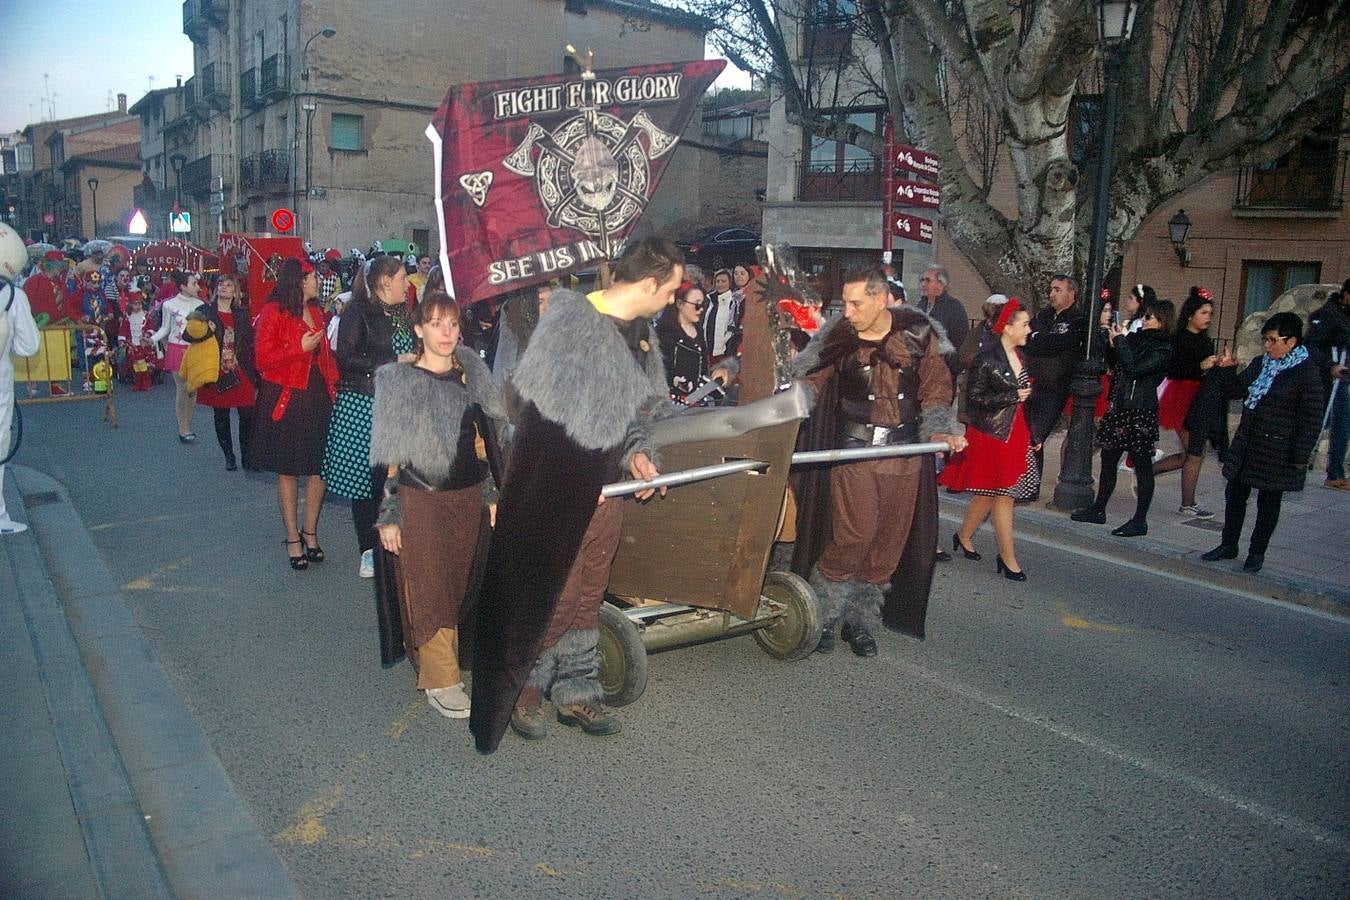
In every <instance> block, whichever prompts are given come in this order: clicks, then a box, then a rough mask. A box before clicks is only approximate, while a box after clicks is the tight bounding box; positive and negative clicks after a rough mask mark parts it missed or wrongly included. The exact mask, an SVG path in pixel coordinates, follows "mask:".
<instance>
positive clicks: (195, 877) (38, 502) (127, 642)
mask: <svg viewBox="0 0 1350 900" xmlns="http://www.w3.org/2000/svg"><path fill="white" fill-rule="evenodd" d="M13 472H14V476H15V478H16V481H17V483H18V485H19V489H20V493H21V494H22V496H23V498H24V504H25V506H26V507H28V509H27V514H28V521H29V525H30V528H31V530H32V532H33V534H34V535H35V536H36V539H37V544H38V546H39V547H40V548H41V550H42V556H43V558H44V560H45V563H46V568H47V571H48V572H49V573H50V576H51V581H52V584H53V585H54V587H55V590H56V594H57V596H58V597H59V601H60V604H61V606H63V607H64V609H65V617H66V619H67V620H68V622H69V629H70V633H71V634H72V635H73V636H74V640H75V643H76V644H77V645H78V648H79V656H80V658H81V659H82V661H83V666H84V670H85V672H87V674H88V680H89V683H90V684H91V685H92V687H93V692H94V696H95V700H96V702H97V703H98V705H99V707H100V709H101V711H102V714H103V719H104V720H105V721H106V723H107V728H108V731H109V733H110V734H111V737H112V740H113V742H114V744H115V746H116V748H117V751H118V752H119V753H120V754H121V759H122V764H123V767H124V769H125V772H126V775H127V776H128V779H129V781H130V785H131V789H132V791H133V793H134V795H135V799H136V801H137V802H138V803H139V805H140V808H141V811H142V812H143V813H144V814H145V817H146V824H147V826H148V828H149V832H150V837H151V838H152V839H153V841H154V845H155V849H156V850H157V852H158V856H159V862H160V865H161V866H162V867H163V870H164V873H165V874H166V876H167V878H168V882H169V886H170V888H171V890H172V891H173V893H174V894H175V895H177V896H181V897H226V896H227V897H297V896H299V894H298V892H297V891H296V889H295V887H294V885H293V884H292V883H291V881H290V876H289V875H288V874H287V872H286V870H285V867H284V866H283V865H282V863H281V859H280V858H279V857H278V856H277V854H276V851H275V850H274V849H273V848H272V846H271V844H269V843H268V842H267V840H266V839H265V838H264V837H263V836H262V834H261V832H259V830H258V827H257V825H256V823H254V821H253V819H252V817H250V816H249V814H248V812H247V811H246V810H245V809H244V807H243V804H242V803H241V801H240V800H239V797H238V795H237V794H236V793H235V791H234V786H233V784H232V783H231V781H230V777H229V775H228V774H227V773H226V771H225V769H224V767H223V766H222V765H221V763H220V760H219V758H218V757H217V756H216V754H215V751H214V750H213V749H212V747H211V744H210V742H209V741H208V740H207V738H206V735H205V734H204V733H203V732H202V730H201V728H200V727H199V726H198V725H197V722H196V720H195V719H193V717H192V714H191V713H190V712H189V711H188V709H187V707H186V706H185V705H184V703H183V701H182V699H181V698H180V697H179V696H178V694H177V692H176V691H175V689H174V687H173V685H172V683H171V682H170V681H169V678H168V675H167V674H166V673H165V671H164V669H163V668H162V667H161V666H160V663H159V660H158V659H157V658H156V657H155V654H154V650H153V649H152V648H151V647H150V645H149V643H148V642H147V641H146V639H145V636H144V634H143V633H142V632H141V629H140V626H139V625H138V624H137V622H136V620H135V617H134V616H133V615H132V613H131V610H130V609H129V608H128V607H127V605H126V602H125V599H124V598H123V597H122V594H121V592H120V590H119V589H118V588H117V586H116V583H115V582H114V580H113V577H112V574H111V573H110V572H109V571H108V569H107V567H106V566H105V565H104V563H103V560H102V558H101V557H100V556H99V553H98V549H97V548H96V547H95V546H94V542H93V540H92V539H91V538H90V536H89V532H88V530H87V529H86V528H85V525H84V521H83V520H82V519H81V518H80V515H79V513H78V512H77V511H76V510H75V507H74V505H73V504H72V503H71V502H70V497H69V495H68V494H67V492H66V490H65V488H64V487H63V486H62V485H61V484H60V483H58V482H57V481H56V480H54V479H52V478H51V477H49V476H47V475H44V474H42V473H40V472H38V471H36V470H34V469H31V468H28V467H26V466H14V467H13Z"/></svg>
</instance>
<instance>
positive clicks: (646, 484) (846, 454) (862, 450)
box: [600, 441, 951, 497]
mask: <svg viewBox="0 0 1350 900" xmlns="http://www.w3.org/2000/svg"><path fill="white" fill-rule="evenodd" d="M950 449H951V448H950V447H948V446H947V445H946V444H945V443H942V442H941V441H935V442H933V443H930V444H889V445H887V446H884V447H848V448H845V449H843V450H806V451H802V452H799V453H794V454H792V464H793V465H808V464H812V463H830V462H857V461H858V460H862V459H887V458H890V457H892V456H923V455H924V454H926V453H945V452H947V451H948V450H950ZM767 465H768V463H766V462H763V461H761V460H758V459H742V460H737V461H736V462H724V463H718V464H716V465H712V466H699V467H697V468H694V469H683V470H681V471H679V472H670V473H667V474H665V475H658V476H656V477H655V478H653V479H652V480H651V481H637V480H634V481H616V482H614V483H612V484H607V485H605V486H604V488H603V489H602V490H601V491H600V495H601V496H602V497H622V496H625V495H627V494H636V493H638V492H639V491H645V490H648V489H650V488H660V487H675V486H677V485H681V484H693V483H695V482H698V481H707V480H708V479H710V478H721V477H722V476H723V475H735V474H736V473H737V472H750V471H753V470H755V469H763V468H764V467H765V466H767Z"/></svg>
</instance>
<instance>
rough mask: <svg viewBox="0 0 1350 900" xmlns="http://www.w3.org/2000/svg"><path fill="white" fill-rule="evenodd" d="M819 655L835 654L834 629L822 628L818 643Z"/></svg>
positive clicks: (817, 650)
mask: <svg viewBox="0 0 1350 900" xmlns="http://www.w3.org/2000/svg"><path fill="white" fill-rule="evenodd" d="M816 652H817V653H833V652H834V628H833V627H829V628H822V629H821V630H820V640H819V641H818V642H817V643H816Z"/></svg>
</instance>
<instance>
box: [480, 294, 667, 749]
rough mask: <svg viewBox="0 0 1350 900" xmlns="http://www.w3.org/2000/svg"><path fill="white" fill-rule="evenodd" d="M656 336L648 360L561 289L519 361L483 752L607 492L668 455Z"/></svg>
mask: <svg viewBox="0 0 1350 900" xmlns="http://www.w3.org/2000/svg"><path fill="white" fill-rule="evenodd" d="M645 341H646V344H647V349H646V352H645V355H644V357H643V360H642V363H641V364H640V365H639V363H638V362H637V361H635V360H634V358H633V354H632V352H631V351H630V350H629V347H628V343H627V342H626V341H625V340H624V338H623V336H622V335H621V334H620V333H619V330H618V329H617V328H616V327H615V326H614V323H613V322H612V321H611V320H609V319H608V318H607V317H605V316H603V315H601V314H600V313H599V312H598V311H597V310H596V309H595V307H594V306H592V305H591V303H590V301H589V300H587V299H586V298H585V297H583V296H582V295H581V294H578V293H576V292H575V291H567V290H560V291H554V292H553V295H552V297H551V298H550V300H549V308H548V312H547V313H545V314H544V315H543V316H541V317H540V320H539V325H538V327H537V328H536V329H535V331H534V334H533V335H532V336H531V337H530V342H529V345H528V346H527V347H526V349H525V353H524V355H523V356H522V357H521V360H520V365H519V366H517V367H516V371H515V375H514V376H513V377H512V383H511V389H512V390H513V391H514V393H515V394H516V397H517V399H518V400H519V414H518V416H516V417H515V418H516V433H515V438H514V440H513V441H512V446H511V452H510V459H509V461H508V463H507V467H506V477H505V479H504V481H503V484H502V490H501V498H500V500H499V501H498V505H497V524H496V527H495V529H494V531H493V537H492V547H491V550H490V551H489V553H488V561H487V571H486V573H485V576H484V580H483V592H482V601H481V603H480V604H479V606H478V613H477V621H476V629H475V633H476V642H477V643H476V646H475V659H474V677H473V704H472V711H471V713H470V716H469V730H470V731H471V732H472V733H473V736H474V742H475V746H476V747H477V749H478V751H479V752H480V753H492V752H493V751H494V750H496V749H497V745H498V743H500V741H501V738H502V734H503V733H504V732H505V731H506V727H507V725H508V723H509V722H510V719H511V712H512V709H513V708H514V707H515V703H516V699H517V697H519V695H520V691H521V688H523V687H524V686H525V681H526V678H527V677H528V675H529V673H530V670H531V669H532V668H533V667H534V662H535V658H536V657H537V656H538V655H539V653H540V650H541V646H542V644H543V639H544V636H545V634H546V632H547V630H548V626H549V622H550V620H551V619H552V617H553V611H554V608H555V607H556V606H557V602H558V595H559V594H560V593H561V591H562V588H563V585H564V583H565V582H566V580H567V575H568V572H569V571H570V570H571V568H572V564H573V562H574V561H575V560H576V556H577V553H578V551H579V550H580V548H581V541H582V538H583V537H584V536H585V533H586V528H587V527H588V526H589V524H590V521H591V516H592V515H593V514H594V513H595V506H596V500H597V499H598V497H599V494H600V489H601V487H603V486H604V484H605V482H606V480H607V479H609V478H610V477H612V476H613V474H614V471H615V468H616V464H618V463H619V462H620V461H621V460H624V461H626V460H627V459H628V458H629V457H631V456H632V455H633V454H634V453H636V452H638V451H643V452H645V453H647V454H648V455H649V456H650V457H651V458H652V461H653V462H657V459H656V456H655V449H654V446H653V442H652V439H651V434H650V429H649V428H648V425H647V423H648V421H649V420H650V419H651V417H652V416H653V415H656V414H659V413H660V411H662V410H663V409H664V408H666V407H668V405H669V401H668V400H667V396H668V395H667V388H666V376H665V371H664V364H663V363H662V361H661V350H660V347H659V345H658V344H657V341H656V337H655V335H654V334H653V333H652V330H651V327H650V325H648V326H647V327H646V328H645ZM609 502H611V503H613V502H618V501H614V500H611V501H609Z"/></svg>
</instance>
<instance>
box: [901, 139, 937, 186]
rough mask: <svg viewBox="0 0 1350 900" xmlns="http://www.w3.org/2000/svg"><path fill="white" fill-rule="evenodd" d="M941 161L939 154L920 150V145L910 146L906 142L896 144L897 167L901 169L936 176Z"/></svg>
mask: <svg viewBox="0 0 1350 900" xmlns="http://www.w3.org/2000/svg"><path fill="white" fill-rule="evenodd" d="M940 162H941V160H940V159H939V158H938V157H937V156H934V155H933V154H932V153H929V152H928V151H927V150H920V149H919V148H918V147H910V146H907V145H905V144H896V145H895V167H896V168H897V169H900V170H901V171H904V172H913V173H914V174H915V175H927V176H928V177H930V178H936V177H938V164H939V163H940Z"/></svg>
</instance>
